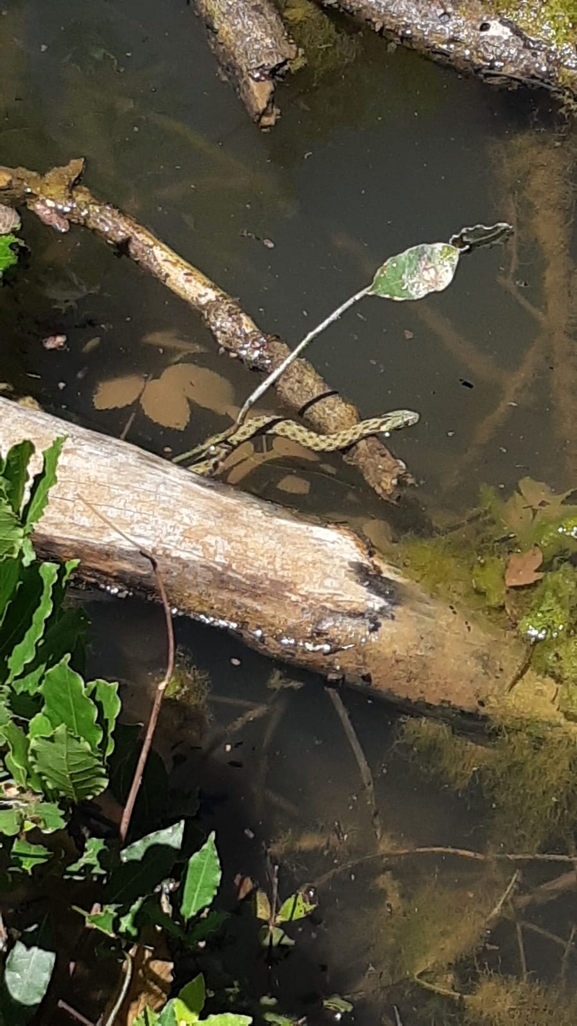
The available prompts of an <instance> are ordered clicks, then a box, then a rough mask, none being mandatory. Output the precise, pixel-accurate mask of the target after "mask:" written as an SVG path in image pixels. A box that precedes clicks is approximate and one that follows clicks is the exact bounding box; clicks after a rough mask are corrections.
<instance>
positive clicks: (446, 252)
mask: <svg viewBox="0 0 577 1026" xmlns="http://www.w3.org/2000/svg"><path fill="white" fill-rule="evenodd" d="M459 257H460V251H459V250H458V249H457V248H456V246H451V245H449V243H446V242H432V243H422V244H421V245H419V246H412V247H411V248H410V249H406V250H405V251H404V253H399V254H398V255H397V256H394V257H390V258H389V259H388V260H386V261H385V263H384V264H382V266H381V267H379V269H378V271H377V273H376V274H375V277H374V279H373V282H372V284H371V285H370V286H369V288H368V290H367V295H369V296H381V297H383V298H385V299H395V300H398V301H401V300H405V299H413V300H415V299H423V298H424V296H428V295H429V293H430V292H442V291H443V289H446V288H447V286H448V285H450V284H451V282H452V280H453V278H454V276H455V271H456V270H457V264H458V263H459Z"/></svg>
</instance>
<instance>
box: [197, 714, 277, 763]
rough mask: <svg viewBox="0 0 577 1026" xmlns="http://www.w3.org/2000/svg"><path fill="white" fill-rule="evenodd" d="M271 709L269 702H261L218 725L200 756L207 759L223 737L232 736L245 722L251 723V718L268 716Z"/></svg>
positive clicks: (243, 726) (258, 718)
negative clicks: (229, 721) (229, 720)
mask: <svg viewBox="0 0 577 1026" xmlns="http://www.w3.org/2000/svg"><path fill="white" fill-rule="evenodd" d="M270 710H271V703H270V702H263V703H262V705H256V706H251V708H250V709H248V710H247V712H245V713H243V714H242V716H238V717H237V718H236V720H233V722H232V723H229V724H228V725H227V726H226V727H218V729H217V730H215V731H214V732H213V734H212V737H210V738H209V739H208V741H207V743H206V744H205V745H203V748H202V758H203V759H207V758H208V757H209V755H212V754H213V752H216V750H217V748H218V747H219V745H221V744H222V743H223V742H224V741H225V739H228V738H231V737H234V735H235V734H238V733H239V731H241V730H244V728H245V727H246V726H247V724H249V723H252V721H253V720H260V719H261V718H262V717H263V716H268V714H269V713H270Z"/></svg>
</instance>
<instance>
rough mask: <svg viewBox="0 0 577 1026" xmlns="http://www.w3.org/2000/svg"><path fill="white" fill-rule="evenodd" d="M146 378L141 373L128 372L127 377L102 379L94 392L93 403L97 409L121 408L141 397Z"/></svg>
mask: <svg viewBox="0 0 577 1026" xmlns="http://www.w3.org/2000/svg"><path fill="white" fill-rule="evenodd" d="M145 385H146V379H145V378H143V377H142V375H141V374H127V375H126V376H125V377H120V378H109V380H108V381H101V382H100V384H99V385H98V388H97V389H96V392H95V393H94V398H93V400H92V401H93V403H94V407H95V409H97V410H120V409H123V408H124V407H125V406H131V405H132V403H134V402H136V400H137V399H138V398H139V397H140V395H141V393H142V390H143V388H144V386H145Z"/></svg>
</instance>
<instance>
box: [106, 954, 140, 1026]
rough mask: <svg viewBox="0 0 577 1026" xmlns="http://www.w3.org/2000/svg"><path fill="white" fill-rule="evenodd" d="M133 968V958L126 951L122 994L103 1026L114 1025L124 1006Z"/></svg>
mask: <svg viewBox="0 0 577 1026" xmlns="http://www.w3.org/2000/svg"><path fill="white" fill-rule="evenodd" d="M132 968H133V964H132V958H131V957H130V955H129V953H128V951H125V953H124V980H123V981H122V987H121V990H120V994H119V995H118V998H117V1000H116V1003H115V1005H114V1008H113V1009H112V1011H111V1013H110V1015H109V1016H108V1019H107V1020H106V1022H105V1023H103V1026H114V1020H115V1019H116V1016H117V1015H118V1013H119V1011H120V1009H121V1008H122V1003H123V1001H124V999H125V997H126V995H127V993H128V988H129V986H130V981H131V979H132Z"/></svg>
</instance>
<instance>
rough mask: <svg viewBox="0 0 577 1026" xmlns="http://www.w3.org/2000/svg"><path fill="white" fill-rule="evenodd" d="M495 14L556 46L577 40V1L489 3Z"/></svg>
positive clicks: (500, 0)
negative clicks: (508, 19)
mask: <svg viewBox="0 0 577 1026" xmlns="http://www.w3.org/2000/svg"><path fill="white" fill-rule="evenodd" d="M491 6H492V7H493V8H494V9H495V11H496V13H497V14H500V15H503V16H505V17H507V18H510V19H511V20H512V21H514V22H515V23H516V24H517V25H518V26H519V28H521V29H523V31H524V32H526V33H527V35H528V36H533V37H535V36H537V37H538V38H540V39H544V40H545V41H546V42H548V43H551V44H553V45H555V46H559V47H561V46H566V45H574V44H575V42H576V41H577V0H491Z"/></svg>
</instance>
